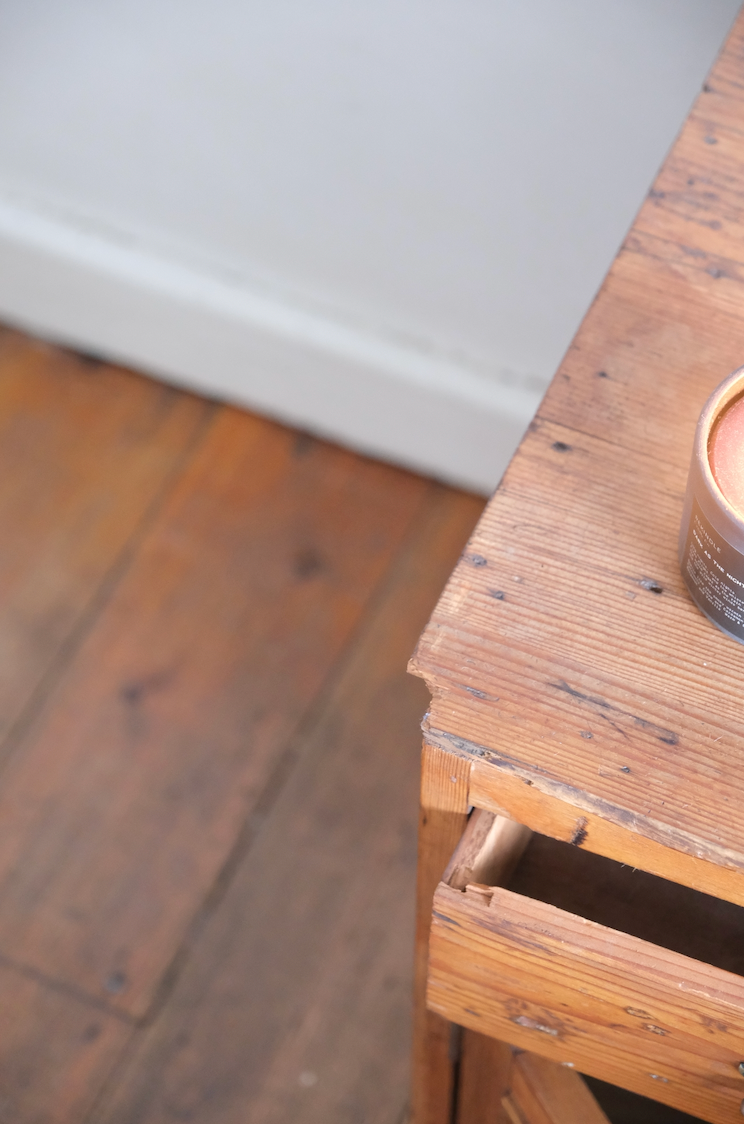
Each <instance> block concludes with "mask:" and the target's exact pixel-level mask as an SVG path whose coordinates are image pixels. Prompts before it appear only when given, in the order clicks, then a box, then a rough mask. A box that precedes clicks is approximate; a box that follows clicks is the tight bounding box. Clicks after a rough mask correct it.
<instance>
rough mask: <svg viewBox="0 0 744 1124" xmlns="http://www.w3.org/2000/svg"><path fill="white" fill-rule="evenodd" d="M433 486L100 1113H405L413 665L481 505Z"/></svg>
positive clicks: (343, 1122)
mask: <svg viewBox="0 0 744 1124" xmlns="http://www.w3.org/2000/svg"><path fill="white" fill-rule="evenodd" d="M427 497H428V498H427V501H426V505H425V508H424V509H423V511H422V514H421V519H420V520H419V521H418V522H417V524H416V527H415V529H414V530H412V532H411V535H410V537H409V539H408V540H407V543H406V547H405V550H404V551H403V553H402V555H401V557H400V558H399V561H398V564H397V566H396V568H395V569H394V571H393V572H392V573H391V574H390V578H389V580H388V582H387V584H386V586H385V589H384V591H383V592H382V593H381V595H380V597H379V600H378V601H377V602H376V605H375V611H374V613H371V614H370V615H369V617H368V618H367V624H366V625H365V628H364V630H363V631H362V632H361V633H360V635H359V637H358V640H357V644H356V647H355V649H354V653H353V657H352V658H350V659H349V660H348V661H347V662H346V664H345V667H344V670H343V672H342V674H341V676H340V679H339V681H338V683H337V684H336V687H335V689H334V691H333V693H332V694H331V695H330V696H329V697H328V698H327V699H326V701H325V705H324V707H323V709H322V711H321V712H320V713H319V714H318V715H317V717H316V722H315V723H314V725H313V727H312V729H310V730H308V731H307V732H306V734H305V735H304V736H303V738H302V739H300V741H299V743H298V745H297V753H298V763H297V766H296V768H295V770H294V772H293V773H292V775H291V777H290V778H289V780H288V781H287V783H286V784H285V786H284V788H283V789H282V792H281V796H280V797H279V798H278V800H277V803H276V805H275V807H274V808H273V810H272V812H271V815H270V816H269V818H268V819H267V821H266V823H265V825H264V827H263V829H262V830H261V832H260V833H259V835H258V836H257V838H256V840H255V842H254V844H253V845H252V846H251V848H250V849H249V850H248V851H247V853H246V855H245V857H244V859H243V861H242V863H241V865H240V868H239V870H238V872H237V875H236V878H235V881H234V882H233V883H232V885H231V886H230V888H229V890H228V892H227V894H226V896H225V898H224V901H223V902H222V904H221V905H220V907H219V909H218V911H217V913H216V914H215V916H214V918H213V920H212V921H211V922H210V923H209V925H207V926H206V928H205V929H204V930H203V932H202V934H201V936H200V937H199V939H198V940H197V941H196V942H195V944H194V946H193V948H192V950H191V954H190V958H189V961H188V963H187V964H186V965H185V967H184V970H183V975H182V978H181V980H180V982H179V984H178V985H177V987H176V988H175V990H174V992H173V995H172V998H171V999H170V1001H169V1003H168V1004H167V1006H166V1007H165V1008H164V1009H163V1011H162V1012H161V1014H160V1015H159V1017H158V1018H157V1019H156V1020H155V1021H154V1023H153V1025H152V1026H151V1028H150V1029H148V1030H147V1031H146V1033H145V1034H144V1036H143V1040H142V1043H141V1045H140V1047H139V1049H138V1050H137V1052H136V1053H135V1055H134V1056H133V1058H132V1060H131V1063H130V1065H129V1066H128V1067H127V1069H126V1070H125V1071H123V1072H122V1073H120V1074H119V1075H118V1077H117V1080H116V1082H114V1083H113V1086H115V1087H113V1086H112V1094H111V1098H110V1100H108V1102H107V1103H106V1104H105V1105H102V1106H101V1107H100V1108H99V1110H98V1111H97V1113H96V1114H95V1116H94V1117H93V1119H94V1120H95V1121H96V1124H102V1122H103V1121H105V1122H107V1124H115V1122H117V1124H124V1121H127V1122H130V1121H132V1120H137V1121H138V1122H139V1124H154V1122H155V1121H172V1120H173V1119H174V1118H177V1119H181V1120H192V1119H193V1120H205V1119H208V1120H209V1121H210V1122H212V1124H228V1122H230V1121H235V1122H236V1124H237V1122H241V1124H242V1122H243V1121H245V1120H246V1119H250V1121H251V1124H269V1122H271V1124H276V1122H278V1121H287V1120H297V1121H300V1120H301V1121H302V1122H303V1124H334V1122H338V1124H347V1122H348V1121H349V1120H364V1121H365V1124H377V1122H379V1124H389V1122H390V1121H391V1120H395V1119H398V1118H399V1116H400V1113H401V1111H402V1109H403V1105H404V1102H405V1099H406V1096H407V1092H408V1090H407V1082H408V1055H409V1041H410V1039H409V1035H410V1022H409V1019H410V985H411V962H410V953H411V942H412V937H413V932H412V930H413V908H412V903H413V881H414V872H415V804H416V789H417V783H418V773H419V744H420V742H419V737H420V735H419V730H418V723H419V719H420V715H421V711H422V707H423V706H424V705H425V692H424V690H423V687H422V686H421V685H420V684H417V683H415V682H414V681H412V680H410V679H409V678H408V677H407V676H406V675H405V672H404V668H405V661H406V658H407V655H408V652H409V651H410V649H411V647H412V645H413V643H414V640H415V637H416V635H417V633H418V631H419V630H420V628H421V626H422V624H423V622H424V620H425V619H426V616H427V614H428V613H429V612H430V610H431V606H432V604H433V602H434V599H435V598H436V596H437V593H438V591H439V589H440V588H441V585H442V582H443V581H444V579H445V577H446V574H447V573H448V572H449V570H450V569H451V567H452V564H453V562H454V560H455V558H456V556H457V554H458V552H459V550H460V548H461V546H462V543H463V542H464V541H465V539H466V538H467V535H468V533H469V531H470V529H471V527H472V525H473V523H474V521H475V518H476V516H477V514H478V512H479V510H480V507H481V505H480V502H479V501H478V500H476V499H474V498H472V497H468V496H463V495H458V494H457V493H453V492H447V491H444V490H442V489H439V488H438V487H437V486H431V485H429V486H427ZM365 518H369V513H368V512H367V513H365ZM448 784H449V785H450V787H451V789H452V790H455V789H456V788H457V785H455V784H452V782H448ZM443 866H444V863H442V866H441V867H440V869H439V875H441V870H442V869H443ZM439 875H437V877H438V876H439Z"/></svg>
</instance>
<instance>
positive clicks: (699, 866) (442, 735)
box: [425, 726, 744, 905]
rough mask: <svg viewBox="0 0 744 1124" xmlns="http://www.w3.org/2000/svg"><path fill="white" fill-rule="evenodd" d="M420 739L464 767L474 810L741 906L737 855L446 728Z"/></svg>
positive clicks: (743, 882) (742, 861) (743, 896)
mask: <svg viewBox="0 0 744 1124" xmlns="http://www.w3.org/2000/svg"><path fill="white" fill-rule="evenodd" d="M425 736H426V739H427V741H428V742H429V743H431V744H435V745H437V746H439V748H440V749H442V750H444V751H445V752H448V753H450V754H451V755H452V756H453V757H456V758H459V759H467V760H469V761H470V786H469V800H470V802H471V804H473V805H474V806H476V807H479V808H484V809H486V810H488V811H491V812H494V813H495V814H496V815H500V816H506V817H507V818H509V819H512V820H517V821H518V822H519V823H520V824H524V825H525V826H526V827H528V828H530V829H531V830H532V831H537V832H540V833H541V834H543V835H549V836H552V838H554V839H559V840H561V841H563V842H566V843H573V844H574V845H576V846H583V847H586V849H587V850H588V851H592V852H593V853H594V854H598V855H603V856H604V857H605V858H609V859H615V860H616V861H618V862H624V863H626V864H630V865H633V866H636V867H639V868H640V869H641V870H646V871H648V872H649V873H650V874H656V875H659V876H660V877H662V878H668V879H670V880H671V881H673V882H679V883H681V884H682V885H684V886H689V887H690V888H691V889H693V890H700V891H701V892H702V893H705V894H713V895H714V896H716V897H719V898H724V899H725V900H726V901H730V902H733V903H734V904H735V905H744V877H743V876H742V875H743V872H744V858H742V857H741V856H738V855H735V854H732V853H731V852H729V851H727V850H726V849H725V848H715V847H712V846H711V845H710V844H709V843H708V841H705V840H697V839H695V838H693V837H690V836H687V835H685V834H684V833H682V832H679V831H674V830H673V829H669V828H667V827H666V826H665V825H664V824H659V823H657V822H655V821H649V820H648V819H645V818H644V817H639V816H637V815H636V814H635V813H633V812H628V811H627V810H626V809H624V808H621V807H618V806H615V805H611V804H609V803H607V802H606V801H603V800H601V799H597V798H593V797H591V796H589V795H587V794H586V793H584V792H581V791H580V790H577V789H575V788H572V787H571V786H569V785H565V784H563V783H562V782H560V781H555V780H552V779H551V778H549V777H545V776H544V775H542V774H541V773H539V772H537V771H536V770H534V769H530V768H529V767H527V766H525V765H523V764H521V763H519V762H516V761H513V760H510V759H509V758H508V757H506V756H502V755H499V754H497V753H495V752H494V751H493V750H490V749H487V748H486V747H484V746H479V745H476V744H474V743H472V742H468V741H466V740H465V739H464V738H459V737H456V736H455V735H454V734H449V733H447V732H446V731H444V730H436V729H432V728H431V727H429V726H427V727H426V732H425Z"/></svg>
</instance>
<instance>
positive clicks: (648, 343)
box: [412, 17, 744, 1124]
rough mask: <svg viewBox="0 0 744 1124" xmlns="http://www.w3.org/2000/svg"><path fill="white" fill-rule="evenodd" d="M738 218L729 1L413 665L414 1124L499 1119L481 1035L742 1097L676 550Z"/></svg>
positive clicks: (716, 724)
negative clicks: (640, 197) (418, 777)
mask: <svg viewBox="0 0 744 1124" xmlns="http://www.w3.org/2000/svg"><path fill="white" fill-rule="evenodd" d="M743 220H744V19H743V18H742V17H740V18H739V21H738V23H737V24H736V25H735V27H734V29H733V31H732V33H731V35H730V37H729V40H728V42H727V44H726V46H725V48H724V50H723V52H722V54H721V56H720V57H719V59H718V61H717V62H716V64H715V66H714V68H713V70H712V73H711V76H710V78H709V80H708V82H707V83H706V85H705V87H704V89H703V92H702V93H701V95H700V97H699V99H698V101H697V103H696V105H695V106H694V108H693V110H692V112H691V114H690V116H689V118H688V120H687V122H686V124H685V127H684V129H683V131H682V133H681V135H680V137H679V139H678V141H677V142H676V144H675V146H674V148H673V149H672V151H671V153H670V155H669V157H668V159H667V160H666V162H665V164H664V166H663V168H662V170H661V172H660V174H659V177H658V179H657V181H656V183H655V184H654V187H653V189H652V190H651V192H650V193H649V196H648V198H647V200H646V201H645V203H644V205H643V206H642V208H641V211H640V213H639V215H638V218H637V220H636V222H635V224H634V226H633V228H632V230H631V232H630V234H629V235H628V237H627V239H626V241H625V243H624V245H623V246H622V248H621V250H620V252H619V254H618V256H617V258H616V260H615V262H614V264H613V266H612V269H611V270H610V273H609V275H608V277H607V279H606V281H605V283H604V285H603V287H602V290H601V292H600V294H599V295H598V297H597V299H596V301H595V302H594V304H593V306H592V307H591V309H590V311H589V313H588V314H587V316H586V319H585V320H584V323H583V325H582V327H581V329H580V331H579V333H578V335H577V337H576V339H575V341H574V343H573V344H572V346H571V348H570V350H569V352H568V354H567V356H566V358H565V361H564V363H563V364H562V366H561V368H560V369H559V371H558V373H557V374H556V376H555V379H554V380H553V383H552V386H551V388H550V390H549V391H548V394H547V395H546V398H545V400H544V402H543V404H542V406H541V408H540V410H539V412H538V415H537V417H536V419H535V421H534V422H533V424H532V425H531V427H530V429H529V432H528V433H527V435H526V437H525V439H524V441H523V442H522V445H521V447H520V449H519V451H518V453H517V454H516V456H515V458H514V460H513V462H512V464H511V466H510V468H509V470H508V472H507V474H506V476H505V478H504V480H503V481H502V483H501V484H500V486H499V487H498V489H497V491H496V493H495V495H494V497H493V499H492V501H491V503H490V504H489V506H488V508H487V509H486V512H485V514H484V516H483V518H482V520H481V522H480V524H479V526H478V528H477V530H476V532H475V535H474V537H473V539H472V541H471V542H470V544H469V545H468V548H467V550H466V552H465V553H464V555H463V557H462V559H461V561H460V563H459V565H458V567H457V569H456V570H455V573H454V574H453V576H452V578H451V580H450V582H449V584H448V586H447V588H446V589H445V591H444V593H443V595H442V598H441V600H440V602H439V605H438V606H437V609H436V610H435V612H434V614H433V616H432V619H431V622H430V623H429V625H428V627H427V629H426V631H425V632H424V635H423V636H422V638H421V641H420V644H419V647H418V649H417V652H416V654H415V657H414V659H413V661H412V670H413V671H414V672H415V673H416V674H418V675H421V676H423V677H424V679H425V680H426V682H427V684H428V686H429V688H430V690H431V693H432V705H431V711H430V713H429V714H428V715H427V716H426V719H425V722H424V735H425V743H424V753H423V772H422V795H421V833H420V865H419V906H418V910H419V913H418V937H417V1016H416V1030H415V1043H414V1069H415V1074H414V1096H413V1115H414V1120H415V1124H445V1122H446V1124H450V1121H452V1120H457V1122H458V1124H471V1122H472V1124H475V1121H476V1120H477V1121H484V1122H485V1121H486V1120H489V1121H490V1120H494V1121H495V1120H497V1119H509V1116H508V1114H507V1116H506V1117H504V1116H503V1112H505V1111H507V1113H508V1111H509V1100H508V1097H507V1098H506V1101H503V1102H502V1093H503V1092H504V1090H506V1089H508V1088H509V1084H510V1082H511V1083H513V1081H514V1078H513V1076H512V1077H509V1076H508V1074H507V1072H506V1071H507V1070H508V1069H509V1067H510V1066H511V1065H512V1064H513V1061H512V1059H513V1055H512V1054H511V1052H508V1057H507V1055H506V1054H505V1053H504V1049H505V1048H504V1047H501V1046H499V1043H500V1042H501V1041H505V1042H509V1043H511V1044H513V1045H514V1046H516V1047H518V1048H521V1049H523V1050H526V1051H528V1052H529V1053H530V1054H534V1055H537V1056H538V1057H543V1058H546V1059H551V1060H552V1061H553V1062H555V1063H560V1064H562V1065H564V1066H565V1067H567V1068H574V1069H575V1070H576V1071H581V1072H584V1073H588V1074H592V1075H594V1076H595V1077H600V1078H603V1079H606V1080H607V1081H610V1082H612V1083H614V1084H616V1085H620V1086H622V1087H624V1088H627V1089H630V1090H633V1091H635V1092H639V1093H643V1094H645V1095H647V1096H650V1097H652V1098H654V1099H656V1100H658V1101H662V1102H665V1103H667V1104H669V1105H673V1106H675V1107H677V1108H680V1109H682V1110H684V1111H687V1112H690V1113H692V1114H694V1115H697V1116H699V1117H701V1118H703V1119H705V1120H709V1121H712V1122H716V1124H717V1122H723V1121H729V1120H730V1121H734V1120H737V1119H741V1116H742V1112H743V1111H744V1109H742V1105H743V1104H744V1075H743V1074H744V979H742V978H741V976H740V974H739V973H742V974H744V909H742V907H743V906H744V647H742V646H739V645H737V644H736V643H735V642H734V641H732V640H730V639H728V638H727V637H725V636H724V635H723V634H721V633H720V632H719V631H718V630H717V629H716V628H715V627H714V626H713V625H711V624H710V623H709V622H708V621H707V620H706V619H705V618H704V617H703V616H702V615H701V614H700V613H699V612H698V610H697V609H696V608H695V607H694V605H693V604H692V602H691V601H690V599H689V597H688V595H687V593H686V591H685V589H684V586H683V583H682V579H681V576H680V572H679V567H678V562H677V534H678V528H679V521H680V515H681V509H682V499H683V494H684V489H685V482H686V477H687V470H688V464H689V458H690V453H691V448H692V439H693V432H694V428H695V423H696V420H697V417H698V414H699V412H700V409H701V407H702V405H703V403H704V402H705V400H706V398H707V396H708V394H709V393H710V391H711V390H712V389H713V387H714V386H716V385H717V383H719V382H720V381H721V380H722V379H723V378H724V377H725V376H726V375H727V374H728V373H729V372H730V371H731V370H733V369H734V368H736V367H737V366H740V365H741V364H742V362H744V264H743V263H744V222H743ZM471 807H474V808H475V809H477V810H480V814H479V816H478V817H476V819H475V820H474V818H473V817H472V816H471V819H470V825H469V832H470V836H471V838H470V839H467V838H466V839H465V840H464V841H463V843H462V844H461V848H460V854H459V857H456V859H455V860H454V863H453V864H451V865H450V869H449V873H448V876H447V878H446V879H444V880H443V879H442V873H443V871H444V869H445V866H446V865H447V863H448V861H449V860H450V857H451V855H452V853H453V851H454V850H455V848H456V846H457V844H458V841H459V840H460V839H461V836H462V835H463V831H464V829H465V825H466V822H468V813H469V810H470V809H471ZM486 814H488V817H490V818H484V816H485V815H486ZM476 820H478V821H480V822H479V823H478V822H476ZM509 824H511V825H512V826H511V828H508V827H505V826H504V825H509ZM518 825H521V827H520V826H518ZM529 831H532V832H536V833H539V836H534V837H533V838H532V840H531V841H530V836H529ZM489 836H490V837H491V843H490V844H487V845H486V844H484V841H485V840H486V839H487V838H488V837H489ZM494 840H495V842H494ZM484 846H485V851H484V850H483V848H484ZM525 846H526V847H527V850H526V851H525V853H524V858H523V859H522V861H521V863H520V865H519V867H518V868H517V874H516V878H517V884H516V885H515V884H514V883H512V889H507V888H504V885H503V884H504V883H505V881H506V879H507V875H508V871H507V870H506V867H508V866H509V864H511V865H512V866H513V865H514V863H515V862H516V860H517V858H518V857H519V854H520V852H521V851H522V850H523V849H524V848H525ZM489 848H490V850H489ZM468 864H470V865H468ZM473 864H474V865H473ZM525 864H526V866H525ZM540 869H542V870H543V872H544V873H543V876H542V882H541V879H540V874H539V870H540ZM634 869H635V870H636V872H637V876H636V875H634V873H633V871H634ZM478 870H480V873H481V876H478ZM453 871H455V875H454V883H453ZM463 871H464V872H465V873H464V874H463ZM566 871H569V872H570V873H569V874H565V872H566ZM545 872H547V873H545ZM642 872H646V873H642ZM468 880H469V881H470V884H471V887H472V888H471V889H470V890H467V889H465V888H464V885H467V883H468ZM562 880H563V881H562ZM499 883H501V885H499ZM590 883H591V885H593V887H594V889H593V890H592V891H591V892H589V891H588V890H587V887H589V886H590ZM559 884H562V889H561V885H559ZM582 887H583V890H587V892H583V890H582ZM435 891H436V893H435ZM579 891H582V892H579ZM705 895H708V896H707V897H706V896H705ZM433 897H434V905H433V909H434V913H433V915H432V899H433ZM599 899H603V904H602V905H601V908H600V907H599V906H597V901H598V900H599ZM730 903H733V904H730ZM582 909H584V910H586V911H587V912H584V913H583V914H582V912H581V910H582ZM592 910H593V911H594V913H595V916H590V914H591V911H592ZM432 916H433V921H432ZM587 918H588V919H587ZM608 919H609V920H608ZM664 926H666V928H664ZM430 937H431V950H430V951H431V957H430V959H429V947H428V946H429V943H430ZM724 946H725V948H724ZM427 992H428V1006H427V1005H426V1002H425V996H426V995H427ZM457 1028H465V1029H464V1033H463V1032H461V1031H460V1030H459V1029H457ZM458 1043H459V1044H458ZM740 1063H742V1064H741V1065H740ZM494 1089H496V1090H497V1091H496V1093H494V1092H493V1090H494ZM468 1106H470V1107H468ZM515 1111H516V1110H515ZM453 1114H454V1115H453ZM499 1114H502V1115H499ZM511 1118H512V1119H516V1118H517V1117H515V1116H513V1115H512V1117H511Z"/></svg>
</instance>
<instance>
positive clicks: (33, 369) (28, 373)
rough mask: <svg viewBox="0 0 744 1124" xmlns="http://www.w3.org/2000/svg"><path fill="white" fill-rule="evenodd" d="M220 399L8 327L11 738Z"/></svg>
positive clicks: (1, 394) (5, 726)
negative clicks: (89, 359)
mask: <svg viewBox="0 0 744 1124" xmlns="http://www.w3.org/2000/svg"><path fill="white" fill-rule="evenodd" d="M210 409H211V408H210V406H209V404H208V403H206V402H204V401H203V400H199V399H197V398H195V397H193V396H192V395H188V394H183V393H178V392H176V391H173V390H171V389H169V388H167V387H164V386H160V385H159V384H157V383H154V382H152V381H150V380H148V379H144V378H141V377H139V376H137V375H134V374H131V373H130V372H127V371H123V370H121V369H119V368H116V367H111V366H108V365H106V364H100V365H98V366H96V367H91V366H90V364H86V363H84V362H83V361H81V360H79V359H78V358H77V357H76V356H74V355H73V354H68V353H65V352H62V351H59V350H55V349H53V348H51V347H48V346H46V345H44V344H40V343H35V342H33V341H31V340H29V339H27V338H26V337H23V336H21V335H19V334H18V333H15V332H10V331H8V330H5V331H4V332H3V333H2V336H1V337H0V542H2V548H1V549H0V739H3V738H4V737H6V736H7V734H8V733H9V731H11V730H12V729H13V727H14V725H15V724H16V723H17V722H18V721H19V719H20V718H21V716H22V715H23V714H24V712H25V710H26V708H27V707H28V706H29V703H30V700H31V699H32V697H33V696H34V693H35V692H37V691H39V689H40V688H41V685H42V683H43V681H44V678H45V676H47V675H49V674H50V673H51V671H52V669H53V667H54V664H55V661H57V660H60V659H61V658H62V657H63V653H64V651H65V650H66V649H65V646H66V645H69V644H70V642H71V641H72V640H73V639H74V637H75V636H76V635H77V632H78V631H79V630H80V629H81V628H83V627H84V625H85V621H86V620H87V616H86V614H89V613H90V612H91V610H92V608H93V606H94V605H95V600H96V598H97V597H99V596H101V595H102V594H103V593H105V589H106V587H107V583H109V584H110V583H111V581H113V580H114V579H115V577H116V573H117V572H118V571H117V566H118V567H119V568H121V566H122V565H123V564H124V562H125V552H126V549H127V546H128V544H129V541H130V539H131V536H132V535H133V534H134V533H135V531H136V530H137V529H138V528H139V527H140V526H141V524H142V521H143V519H145V518H146V517H147V515H148V512H149V513H150V514H152V510H153V508H154V506H157V503H158V502H159V500H160V499H161V498H162V495H163V490H164V489H165V488H167V486H168V483H169V481H170V480H171V478H172V477H173V474H174V473H175V472H177V471H178V469H179V468H180V465H181V462H182V460H183V457H184V455H185V454H186V452H187V451H188V449H189V448H190V446H191V444H192V442H193V440H194V439H195V437H196V435H197V433H198V432H199V429H200V426H201V425H202V424H203V422H204V420H205V418H206V417H207V416H208V414H209V412H210ZM6 749H7V747H6ZM3 752H4V751H3Z"/></svg>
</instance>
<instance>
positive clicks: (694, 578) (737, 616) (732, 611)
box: [682, 499, 744, 640]
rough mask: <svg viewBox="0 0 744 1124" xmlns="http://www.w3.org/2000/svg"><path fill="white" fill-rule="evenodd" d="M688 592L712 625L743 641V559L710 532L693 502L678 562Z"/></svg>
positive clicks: (697, 505)
mask: <svg viewBox="0 0 744 1124" xmlns="http://www.w3.org/2000/svg"><path fill="white" fill-rule="evenodd" d="M682 575H683V577H684V579H685V581H686V582H687V585H688V586H689V588H690V592H691V593H692V595H693V597H694V598H695V600H696V601H697V603H698V605H699V606H700V608H701V609H703V610H704V611H705V612H706V613H707V614H708V616H709V617H711V618H712V619H713V620H714V621H715V622H716V624H718V625H720V626H721V628H723V629H725V630H726V631H727V632H730V633H732V634H733V635H734V636H736V637H738V638H739V640H744V555H741V554H740V553H739V551H738V550H736V549H735V548H734V547H733V546H731V543H729V542H727V541H726V539H724V538H722V537H721V535H720V534H719V533H718V531H714V530H713V528H712V527H711V525H710V523H709V522H708V520H707V519H706V518H705V516H704V515H703V512H702V511H701V509H700V505H699V504H698V502H697V500H696V499H693V501H692V515H691V518H690V529H689V531H688V532H687V542H686V544H685V551H684V555H683V558H682Z"/></svg>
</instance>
